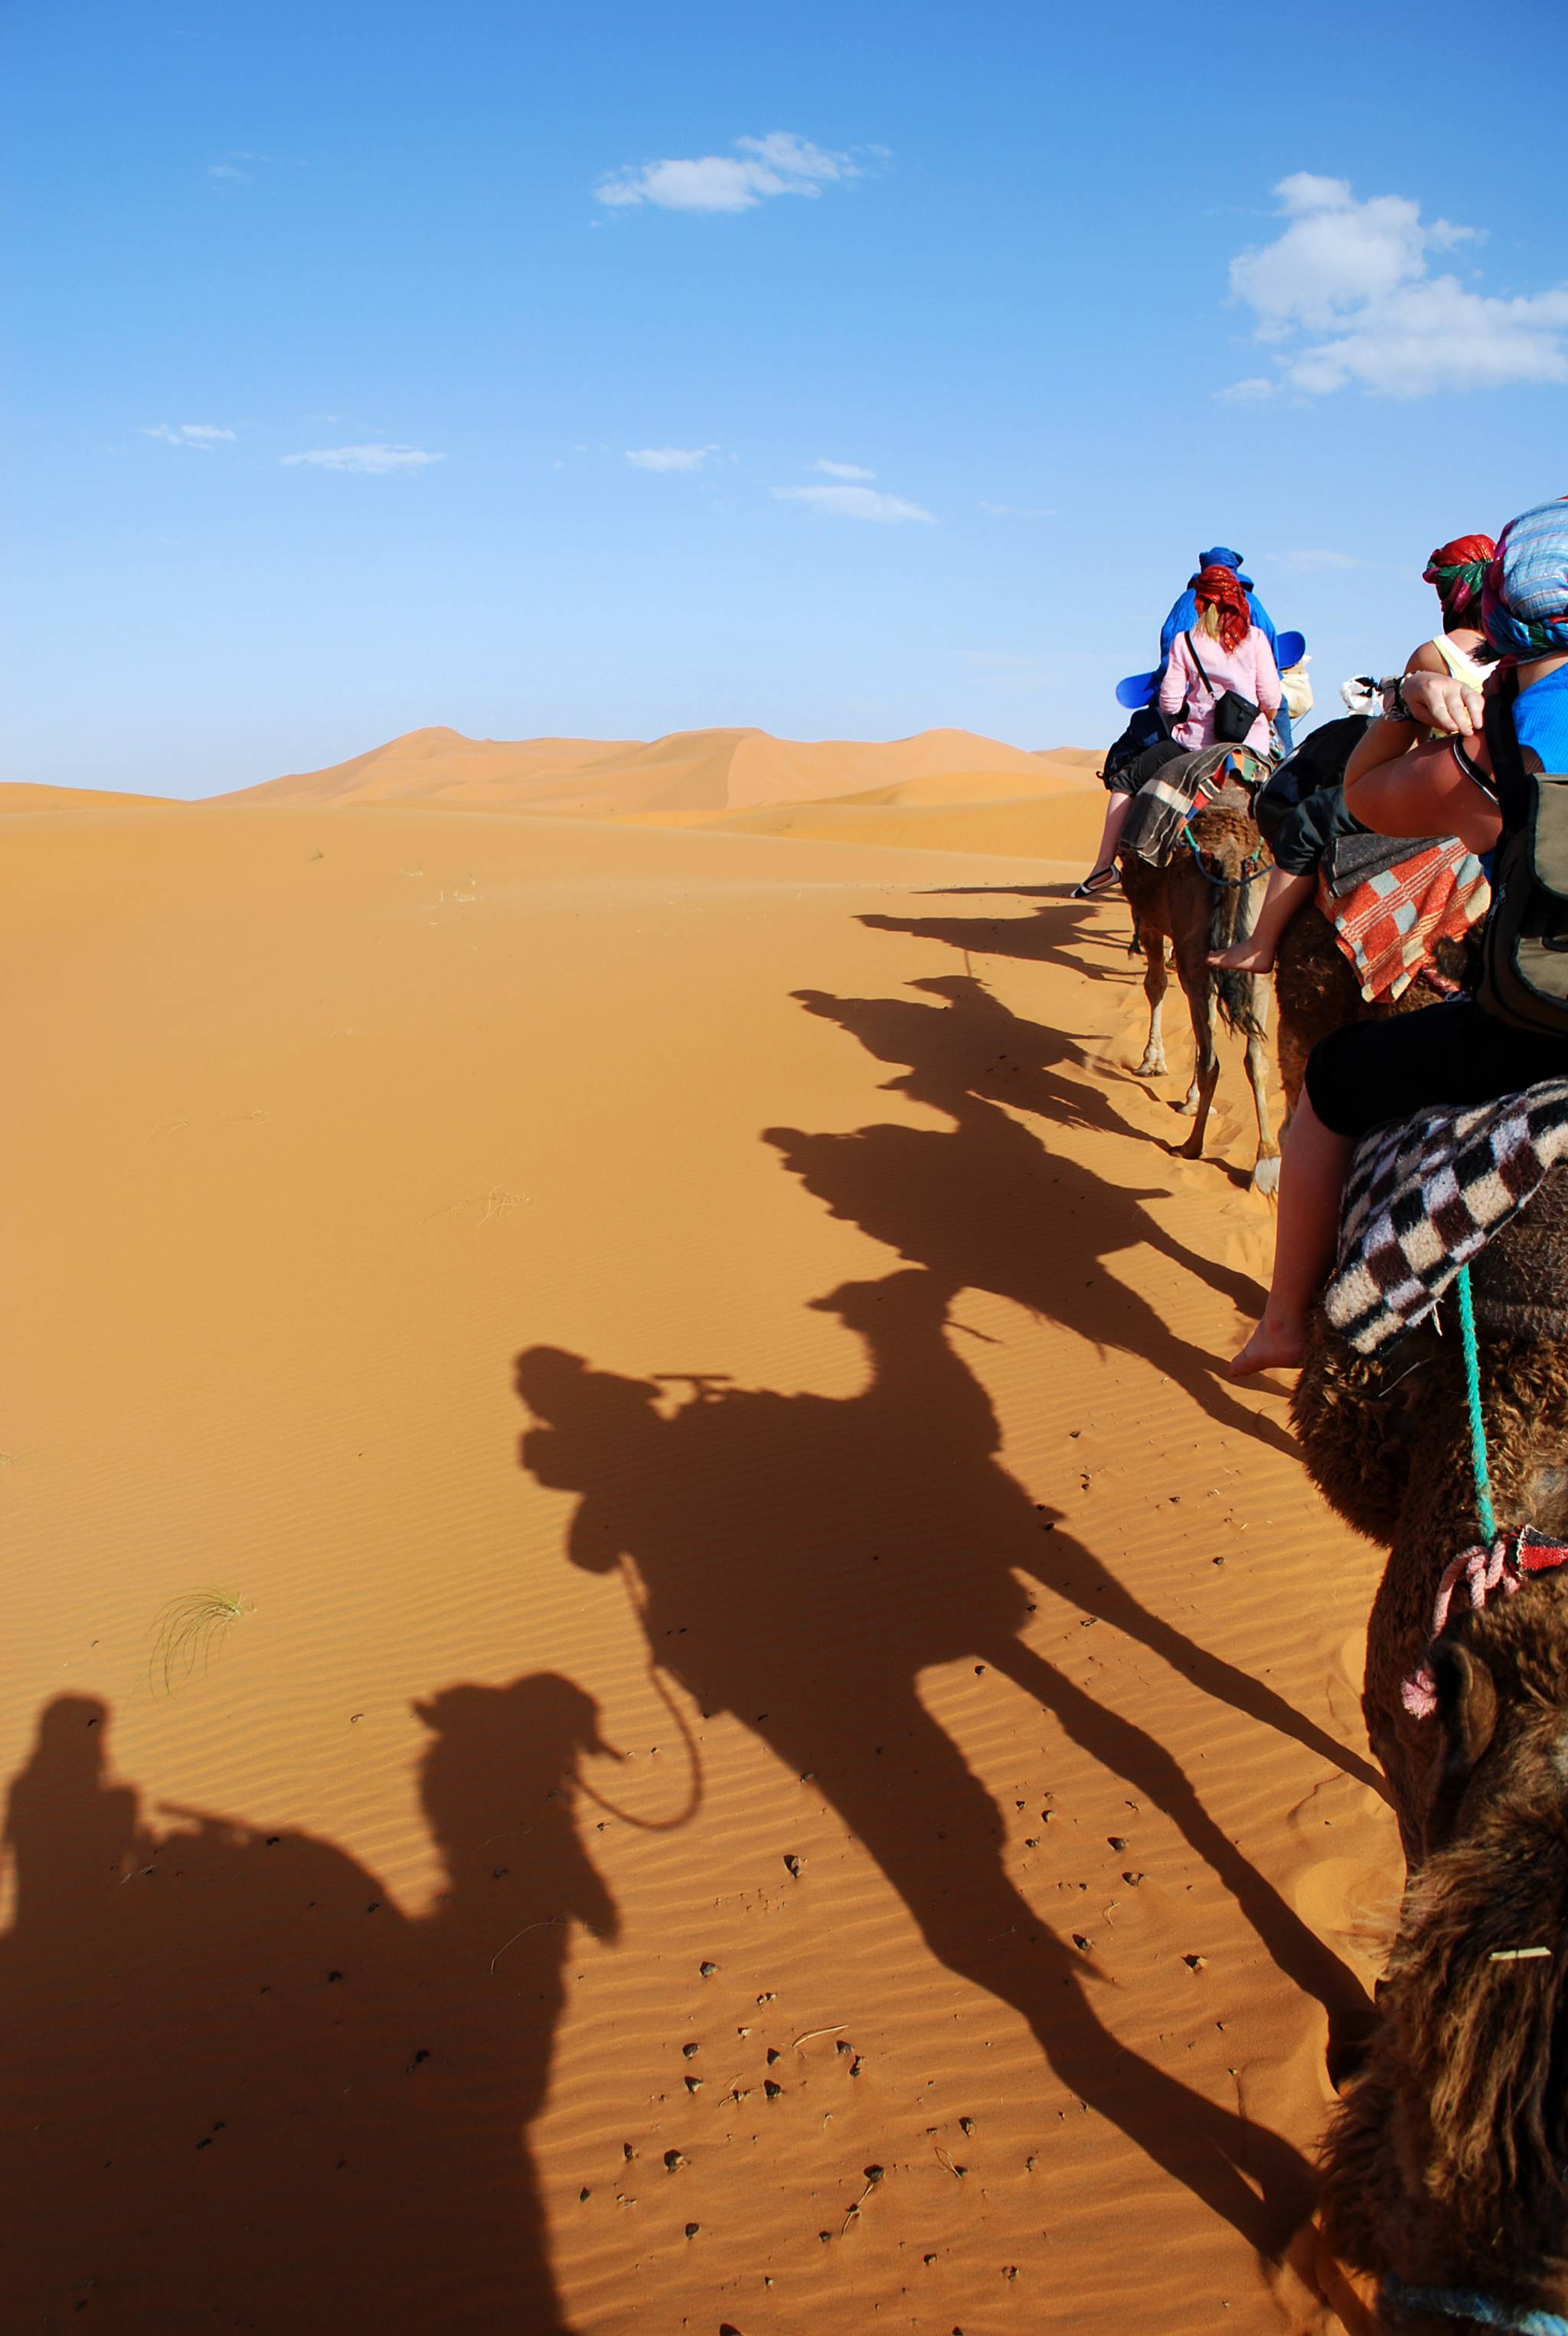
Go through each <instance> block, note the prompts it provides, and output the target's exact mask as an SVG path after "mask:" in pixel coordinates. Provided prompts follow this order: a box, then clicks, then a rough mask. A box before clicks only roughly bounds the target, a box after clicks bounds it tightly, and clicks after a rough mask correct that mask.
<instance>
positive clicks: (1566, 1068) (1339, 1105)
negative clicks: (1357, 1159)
mask: <svg viewBox="0 0 1568 2336" xmlns="http://www.w3.org/2000/svg"><path fill="white" fill-rule="evenodd" d="M1561 1078H1568V1037H1561V1038H1547V1037H1539V1036H1538V1035H1537V1034H1536V1033H1535V1032H1534V1031H1531V1030H1515V1029H1514V1027H1513V1026H1512V1024H1511V1023H1507V1022H1500V1021H1498V1019H1497V1018H1496V1017H1495V1015H1492V1014H1488V1013H1486V1012H1485V1008H1484V1007H1479V1006H1477V1005H1476V1003H1475V999H1474V998H1445V999H1444V1000H1443V1002H1442V1004H1441V1005H1440V1006H1427V1007H1423V1008H1422V1009H1421V1011H1420V1013H1418V1014H1397V1015H1395V1016H1394V1017H1392V1019H1391V1020H1389V1021H1387V1022H1349V1023H1347V1024H1346V1026H1345V1027H1344V1028H1343V1029H1342V1030H1336V1031H1334V1032H1333V1033H1332V1035H1331V1036H1330V1037H1327V1038H1323V1039H1320V1041H1319V1043H1318V1045H1317V1046H1314V1047H1313V1049H1312V1052H1311V1054H1310V1056H1309V1058H1308V1062H1307V1094H1308V1095H1309V1097H1310V1100H1311V1105H1312V1109H1313V1110H1314V1111H1315V1112H1316V1113H1317V1114H1318V1116H1319V1118H1320V1120H1321V1121H1322V1123H1323V1124H1324V1126H1325V1127H1328V1128H1331V1129H1332V1130H1333V1132H1334V1134H1336V1135H1349V1136H1359V1135H1365V1134H1366V1133H1367V1131H1368V1128H1369V1127H1380V1126H1381V1125H1382V1124H1383V1122H1384V1121H1385V1120H1389V1119H1409V1118H1412V1117H1413V1116H1414V1115H1415V1114H1416V1113H1417V1112H1421V1111H1427V1110H1429V1109H1430V1108H1431V1107H1432V1106H1433V1105H1435V1104H1443V1103H1457V1104H1470V1103H1492V1102H1495V1099H1496V1098H1497V1096H1499V1095H1516V1094H1518V1092H1519V1091H1520V1089H1521V1088H1522V1087H1533V1086H1534V1085H1536V1084H1537V1082H1538V1081H1540V1080H1542V1079H1561Z"/></svg>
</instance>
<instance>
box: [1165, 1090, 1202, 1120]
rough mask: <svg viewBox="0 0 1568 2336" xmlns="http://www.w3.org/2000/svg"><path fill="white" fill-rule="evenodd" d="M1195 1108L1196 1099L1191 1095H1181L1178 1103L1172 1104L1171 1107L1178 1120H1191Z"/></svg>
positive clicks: (1196, 1104)
mask: <svg viewBox="0 0 1568 2336" xmlns="http://www.w3.org/2000/svg"><path fill="white" fill-rule="evenodd" d="M1197 1108H1198V1098H1197V1096H1196V1095H1183V1097H1182V1100H1181V1102H1180V1103H1174V1104H1173V1105H1171V1109H1172V1110H1173V1111H1174V1113H1175V1114H1176V1116H1177V1118H1178V1119H1191V1118H1192V1116H1193V1113H1194V1112H1195V1111H1196V1110H1197Z"/></svg>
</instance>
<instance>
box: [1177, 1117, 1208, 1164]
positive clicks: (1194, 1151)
mask: <svg viewBox="0 0 1568 2336" xmlns="http://www.w3.org/2000/svg"><path fill="white" fill-rule="evenodd" d="M1177 1108H1178V1109H1180V1108H1182V1106H1181V1105H1178V1106H1177ZM1176 1157H1177V1159H1178V1160H1201V1159H1202V1158H1203V1136H1202V1135H1201V1134H1200V1133H1199V1132H1198V1130H1197V1129H1196V1128H1195V1127H1194V1128H1193V1132H1192V1134H1191V1135H1189V1136H1188V1138H1187V1140H1186V1142H1185V1144H1183V1146H1182V1148H1181V1150H1180V1152H1178V1153H1177V1154H1176Z"/></svg>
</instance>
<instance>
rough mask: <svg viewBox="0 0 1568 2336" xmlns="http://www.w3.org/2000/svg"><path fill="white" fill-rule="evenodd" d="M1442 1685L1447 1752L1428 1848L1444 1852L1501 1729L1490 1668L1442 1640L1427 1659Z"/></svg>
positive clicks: (1440, 1713)
mask: <svg viewBox="0 0 1568 2336" xmlns="http://www.w3.org/2000/svg"><path fill="white" fill-rule="evenodd" d="M1427 1661H1428V1662H1429V1663H1430V1664H1431V1667H1432V1673H1433V1676H1434V1678H1435V1679H1436V1680H1437V1724H1438V1726H1439V1727H1440V1728H1441V1729H1442V1731H1443V1752H1442V1757H1441V1758H1440V1759H1439V1761H1438V1763H1437V1774H1436V1776H1435V1779H1434V1783H1433V1790H1432V1800H1431V1806H1430V1807H1429V1808H1428V1810H1427V1848H1428V1850H1433V1849H1440V1848H1441V1847H1442V1846H1443V1844H1444V1843H1445V1842H1446V1840H1447V1838H1448V1836H1449V1835H1450V1834H1451V1833H1452V1832H1453V1830H1454V1825H1455V1821H1456V1818H1457V1816H1458V1814H1459V1804H1460V1802H1461V1801H1462V1800H1463V1798H1464V1796H1465V1787H1466V1785H1468V1783H1469V1781H1470V1779H1471V1777H1472V1776H1474V1774H1475V1769H1476V1767H1478V1765H1479V1763H1480V1760H1481V1757H1482V1755H1483V1754H1484V1753H1485V1749H1486V1747H1487V1746H1488V1745H1489V1744H1490V1743H1491V1741H1492V1737H1493V1736H1494V1734H1495V1730H1496V1727H1497V1685H1496V1681H1495V1679H1493V1677H1492V1674H1491V1672H1490V1671H1489V1670H1488V1669H1487V1668H1486V1666H1485V1663H1484V1662H1482V1661H1480V1660H1479V1659H1478V1658H1477V1657H1476V1656H1475V1655H1473V1654H1471V1653H1470V1651H1469V1650H1468V1649H1467V1648H1466V1647H1461V1646H1456V1644H1455V1642H1454V1640H1452V1639H1439V1640H1437V1642H1436V1644H1435V1645H1434V1646H1433V1647H1432V1648H1431V1650H1430V1651H1429V1653H1428V1655H1427Z"/></svg>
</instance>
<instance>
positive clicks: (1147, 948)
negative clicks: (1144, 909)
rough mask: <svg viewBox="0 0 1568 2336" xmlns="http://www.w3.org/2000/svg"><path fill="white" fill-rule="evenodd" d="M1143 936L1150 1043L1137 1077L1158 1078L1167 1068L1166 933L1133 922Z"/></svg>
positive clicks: (1145, 992) (1146, 1047) (1145, 1050)
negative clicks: (1165, 1021) (1165, 1033)
mask: <svg viewBox="0 0 1568 2336" xmlns="http://www.w3.org/2000/svg"><path fill="white" fill-rule="evenodd" d="M1140 934H1141V935H1142V937H1143V942H1144V997H1145V998H1147V999H1148V1001H1149V1042H1148V1045H1147V1046H1145V1047H1144V1059H1143V1061H1142V1062H1141V1063H1140V1064H1139V1065H1138V1068H1137V1073H1136V1076H1138V1077H1139V1078H1141V1079H1154V1078H1161V1077H1163V1076H1164V1073H1165V1071H1166V1070H1167V1068H1168V1067H1169V1066H1168V1065H1167V1064H1166V1061H1165V1039H1164V1028H1163V1027H1162V1026H1163V1023H1164V1010H1165V991H1166V988H1167V987H1168V986H1169V984H1168V977H1167V975H1166V972H1165V936H1164V933H1159V932H1156V931H1155V930H1154V927H1153V926H1152V925H1136V926H1135V927H1134V936H1135V938H1136V937H1137V936H1138V935H1140Z"/></svg>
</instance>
